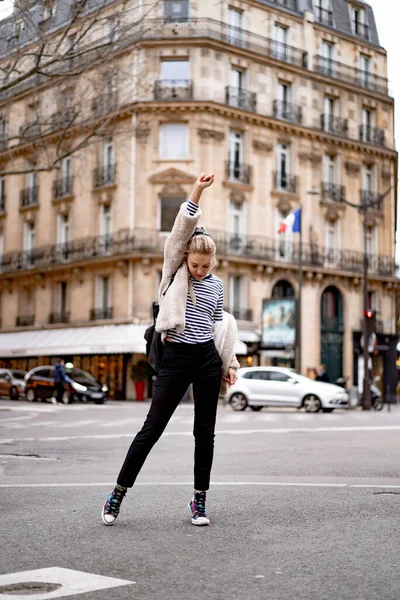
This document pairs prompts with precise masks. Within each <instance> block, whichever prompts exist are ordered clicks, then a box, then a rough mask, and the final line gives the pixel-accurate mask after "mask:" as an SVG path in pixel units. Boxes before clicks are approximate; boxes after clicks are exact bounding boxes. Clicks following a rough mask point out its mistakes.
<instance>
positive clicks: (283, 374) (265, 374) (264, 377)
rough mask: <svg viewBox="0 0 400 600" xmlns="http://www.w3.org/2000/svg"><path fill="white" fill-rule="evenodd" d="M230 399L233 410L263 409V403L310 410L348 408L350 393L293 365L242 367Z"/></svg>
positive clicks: (330, 410) (228, 396) (231, 389)
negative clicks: (290, 366)
mask: <svg viewBox="0 0 400 600" xmlns="http://www.w3.org/2000/svg"><path fill="white" fill-rule="evenodd" d="M227 401H228V402H229V403H230V405H231V406H232V408H233V409H234V410H245V409H246V407H247V406H250V408H251V409H252V410H261V408H262V407H263V406H288V407H289V406H292V407H296V408H302V407H304V408H305V410H306V411H307V412H318V411H319V410H321V409H322V411H323V412H332V411H333V410H335V408H348V406H349V395H348V393H347V392H346V390H344V389H343V388H341V387H339V386H338V385H334V384H332V383H324V382H321V381H314V380H312V379H309V378H308V377H305V376H304V375H299V374H298V373H295V372H294V371H292V370H291V369H285V368H280V367H248V368H244V369H239V371H238V380H237V382H236V383H235V384H234V385H233V386H232V387H231V388H230V390H229V392H228V395H227Z"/></svg>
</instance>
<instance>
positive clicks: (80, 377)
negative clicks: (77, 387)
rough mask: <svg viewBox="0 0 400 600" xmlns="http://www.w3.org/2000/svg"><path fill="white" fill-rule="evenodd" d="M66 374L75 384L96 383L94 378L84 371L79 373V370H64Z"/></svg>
mask: <svg viewBox="0 0 400 600" xmlns="http://www.w3.org/2000/svg"><path fill="white" fill-rule="evenodd" d="M66 373H67V375H68V377H71V379H72V380H73V381H76V383H82V384H85V383H96V380H95V378H94V377H92V376H91V375H89V373H86V371H81V369H66Z"/></svg>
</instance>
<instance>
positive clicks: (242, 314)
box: [224, 308, 253, 321]
mask: <svg viewBox="0 0 400 600" xmlns="http://www.w3.org/2000/svg"><path fill="white" fill-rule="evenodd" d="M224 310H226V311H228V312H229V313H231V315H233V316H234V317H235V319H238V320H239V321H252V320H253V311H252V309H251V308H224Z"/></svg>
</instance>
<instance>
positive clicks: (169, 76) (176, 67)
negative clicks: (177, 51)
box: [161, 60, 190, 84]
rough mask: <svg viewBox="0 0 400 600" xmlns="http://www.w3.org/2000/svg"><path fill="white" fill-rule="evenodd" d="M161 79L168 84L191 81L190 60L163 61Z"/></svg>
mask: <svg viewBox="0 0 400 600" xmlns="http://www.w3.org/2000/svg"><path fill="white" fill-rule="evenodd" d="M161 79H162V81H163V83H164V84H168V82H177V81H187V80H188V79H190V74H189V61H188V60H162V61H161Z"/></svg>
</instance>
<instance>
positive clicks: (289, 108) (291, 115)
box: [273, 100, 303, 125]
mask: <svg viewBox="0 0 400 600" xmlns="http://www.w3.org/2000/svg"><path fill="white" fill-rule="evenodd" d="M273 109H274V117H275V119H283V120H284V121H290V122H291V123H297V124H298V125H300V124H301V122H302V120H303V111H302V108H301V106H296V105H294V104H291V103H290V102H283V101H282V100H274V105H273Z"/></svg>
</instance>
